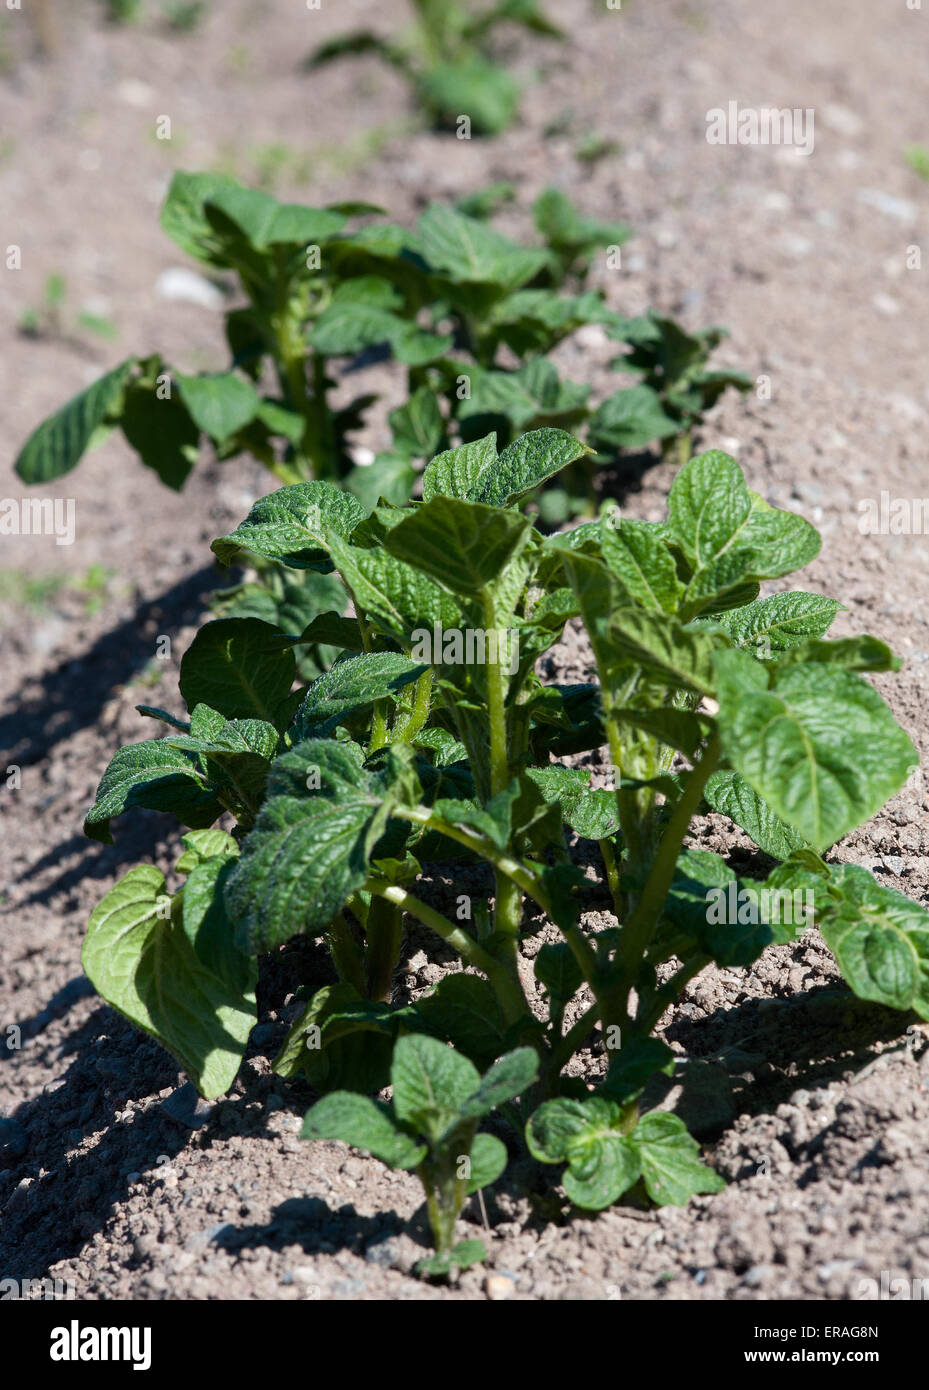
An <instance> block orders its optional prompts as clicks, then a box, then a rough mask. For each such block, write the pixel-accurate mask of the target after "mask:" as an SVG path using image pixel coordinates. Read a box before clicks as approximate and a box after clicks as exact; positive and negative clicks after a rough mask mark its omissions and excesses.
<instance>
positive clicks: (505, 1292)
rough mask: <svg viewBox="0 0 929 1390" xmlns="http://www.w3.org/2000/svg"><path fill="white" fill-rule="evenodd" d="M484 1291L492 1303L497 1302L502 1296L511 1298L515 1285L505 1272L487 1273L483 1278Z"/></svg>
mask: <svg viewBox="0 0 929 1390" xmlns="http://www.w3.org/2000/svg"><path fill="white" fill-rule="evenodd" d="M484 1292H485V1293H486V1295H487V1297H488V1298H489V1299H491V1300H492V1301H493V1302H494V1303H499V1302H500V1301H501V1300H502V1299H504V1298H512V1296H513V1294H514V1293H515V1292H516V1285H515V1284H514V1283H513V1280H512V1279H508V1278H507V1277H506V1275H505V1274H488V1276H487V1278H486V1279H485V1280H484Z"/></svg>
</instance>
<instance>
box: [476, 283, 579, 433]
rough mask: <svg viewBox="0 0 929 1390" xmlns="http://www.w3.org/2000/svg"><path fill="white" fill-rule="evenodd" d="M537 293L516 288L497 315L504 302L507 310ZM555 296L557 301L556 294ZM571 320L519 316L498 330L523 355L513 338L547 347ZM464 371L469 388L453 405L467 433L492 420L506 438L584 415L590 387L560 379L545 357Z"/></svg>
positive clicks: (567, 423) (479, 430)
mask: <svg viewBox="0 0 929 1390" xmlns="http://www.w3.org/2000/svg"><path fill="white" fill-rule="evenodd" d="M536 293H537V291H535V290H519V291H517V293H516V294H515V295H511V296H510V297H509V298H508V299H505V300H504V301H503V303H502V305H501V306H500V307H499V309H498V311H497V314H496V316H495V320H500V319H502V316H503V315H504V313H505V311H506V310H507V306H509V307H510V309H511V310H513V309H518V308H519V307H521V306H523V307H524V306H525V301H526V298H527V296H530V297H531V296H534V295H535V294H536ZM555 298H556V299H558V302H559V303H560V302H561V297H560V296H555ZM571 326H573V321H572V320H570V319H566V318H562V319H559V320H558V321H557V322H554V323H546V322H542V321H541V320H539V319H529V320H526V319H522V318H520V319H517V320H516V327H515V329H514V328H513V327H511V326H508V327H507V328H506V330H505V331H504V332H502V333H501V336H503V337H504V338H505V339H506V341H507V342H509V343H510V344H511V345H513V350H514V352H518V353H519V354H520V355H522V352H523V350H524V346H525V345H524V344H523V343H522V342H519V343H517V342H516V339H522V338H526V339H527V340H528V349H526V350H529V349H531V348H533V347H536V346H538V347H539V348H541V347H546V348H548V347H549V345H550V344H551V342H552V340H553V339H557V338H558V337H559V336H562V334H563V333H564V332H566V331H568V330H569V329H570V327H571ZM537 339H538V340H540V341H539V342H538V343H537V342H536V340H537ZM466 375H467V377H468V380H469V381H470V385H471V394H470V396H468V397H465V399H464V400H462V401H461V402H460V404H459V405H458V409H457V417H458V421H459V424H460V427H461V432H462V435H463V437H464V438H466V439H468V438H471V437H472V436H474V435H477V434H483V433H484V432H485V431H486V430H487V429H489V428H490V426H491V425H492V426H493V427H494V428H495V429H496V430H497V431H498V432H499V434H500V435H501V437H503V438H505V439H509V437H510V435H511V434H512V433H513V432H514V431H515V432H516V433H517V434H519V433H521V432H522V431H523V430H531V429H533V428H534V427H541V426H554V425H559V426H561V427H562V428H569V427H572V426H574V425H578V424H580V423H582V422H583V421H584V420H585V419H586V417H587V398H588V396H589V395H590V387H589V386H581V385H578V384H577V383H575V382H572V381H562V380H561V379H560V378H559V376H558V373H557V371H556V370H555V367H554V366H553V364H552V363H551V362H549V360H548V359H547V358H545V357H534V358H532V359H531V360H530V361H529V362H526V363H524V365H523V366H521V367H519V368H517V370H516V371H503V370H495V369H491V370H488V369H486V368H484V367H477V366H469V367H468V371H467V374H466Z"/></svg>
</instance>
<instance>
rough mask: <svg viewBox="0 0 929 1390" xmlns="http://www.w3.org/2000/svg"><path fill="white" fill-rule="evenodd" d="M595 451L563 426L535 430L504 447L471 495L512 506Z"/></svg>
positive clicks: (491, 504) (492, 504) (490, 503)
mask: <svg viewBox="0 0 929 1390" xmlns="http://www.w3.org/2000/svg"><path fill="white" fill-rule="evenodd" d="M590 453H593V450H592V449H588V448H587V447H586V446H585V445H583V444H581V443H580V442H579V440H577V439H575V438H574V436H573V435H570V434H566V433H565V431H564V430H556V429H542V430H532V431H531V432H530V433H529V434H524V435H522V436H521V438H519V439H516V440H514V441H513V443H512V444H510V445H509V446H508V448H506V449H504V451H503V453H502V454H501V455H500V457H499V459H498V460H497V462H496V464H495V465H494V466H493V467H492V468H490V469H486V470H485V471H484V472H483V473H482V474H481V475H480V476H479V477H478V478H476V479H475V481H474V483H473V484H472V486H471V489H470V491H469V494H468V497H469V500H470V501H472V502H481V503H483V504H484V505H485V506H489V507H509V506H511V505H512V503H514V502H517V501H518V500H519V499H520V498H521V497H525V495H526V494H527V493H528V492H532V490H533V489H534V488H536V487H539V486H540V485H541V484H542V483H544V482H545V481H546V480H547V479H548V478H551V477H554V475H555V474H556V473H560V472H561V470H562V469H563V468H566V467H567V465H568V464H569V463H574V461H575V460H576V459H579V458H583V456H584V455H585V454H590Z"/></svg>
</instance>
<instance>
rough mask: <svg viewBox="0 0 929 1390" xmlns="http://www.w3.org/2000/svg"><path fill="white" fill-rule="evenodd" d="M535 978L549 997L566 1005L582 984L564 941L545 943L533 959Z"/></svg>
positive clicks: (573, 959)
mask: <svg viewBox="0 0 929 1390" xmlns="http://www.w3.org/2000/svg"><path fill="white" fill-rule="evenodd" d="M535 977H536V979H537V980H538V982H539V984H540V985H541V986H542V987H543V989H546V990H548V993H549V996H550V997H551V998H552V999H553V1000H555V1001H557V1002H558V1003H559V1004H566V1003H567V1002H568V1000H569V999H573V998H574V995H575V994H576V993H577V991H578V990H579V989H580V987H581V985H582V984H583V983H584V977H583V975H582V974H581V968H580V966H579V965H578V963H577V960H576V959H575V956H574V952H573V951H572V950H571V948H570V946H569V945H568V943H567V942H566V941H553V942H546V944H545V945H544V946H542V947H541V949H540V950H539V953H538V955H537V956H536V958H535Z"/></svg>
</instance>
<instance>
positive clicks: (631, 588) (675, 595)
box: [600, 518, 684, 613]
mask: <svg viewBox="0 0 929 1390" xmlns="http://www.w3.org/2000/svg"><path fill="white" fill-rule="evenodd" d="M600 544H601V550H602V554H603V558H604V560H605V561H606V564H607V567H608V568H609V569H610V571H611V572H612V573H613V574H614V575H615V576H616V578H617V579H618V580H619V582H620V583H621V584H622V586H623V588H624V589H625V590H626V592H627V594H628V595H629V597H630V598H631V599H633V600H634V601H635V602H636V603H640V604H641V605H642V607H643V608H649V609H652V610H654V611H655V612H659V613H674V612H676V611H677V607H678V604H679V603H680V601H681V596H682V594H683V592H684V586H683V584H682V583H681V582H680V580H679V579H678V577H677V567H676V566H675V563H674V556H673V555H672V554H671V551H670V550H669V549H668V547H667V546H666V545H665V543H664V541H663V539H662V537H661V535H660V533H659V532H658V529H657V528H656V527H655V526H652V525H650V524H649V522H647V521H626V520H623V519H620V520H619V521H618V522H615V523H613V522H612V521H611V519H610V518H605V519H604V520H603V521H602V522H601V524H600Z"/></svg>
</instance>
